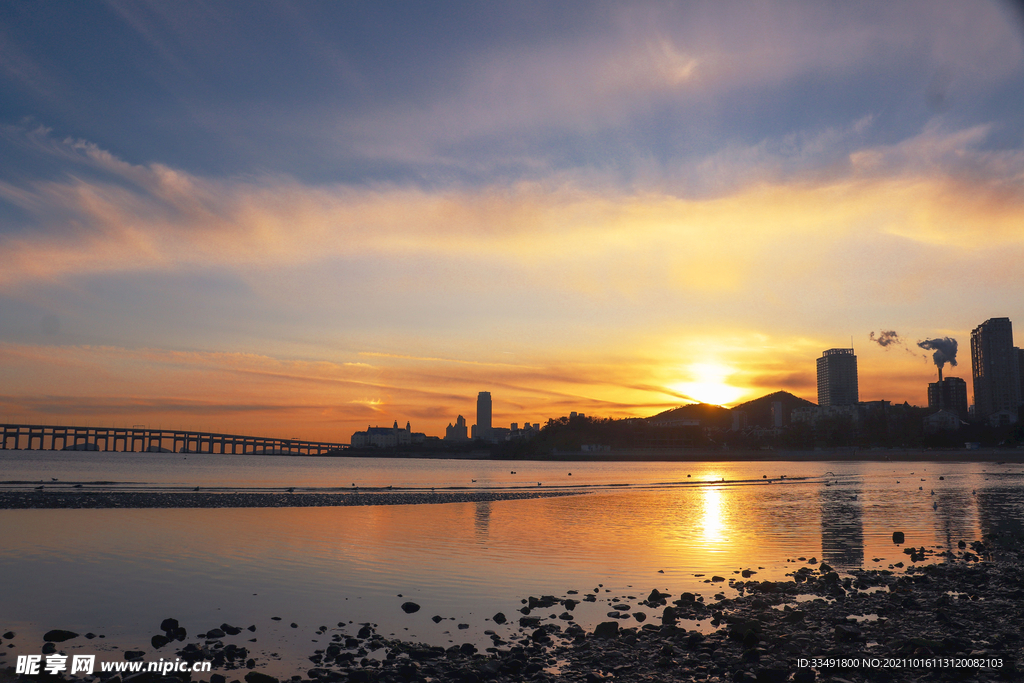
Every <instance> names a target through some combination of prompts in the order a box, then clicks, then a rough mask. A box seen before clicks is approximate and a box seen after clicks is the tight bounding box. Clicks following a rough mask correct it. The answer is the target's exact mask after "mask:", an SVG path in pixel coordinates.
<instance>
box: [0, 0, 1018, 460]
mask: <svg viewBox="0 0 1024 683" xmlns="http://www.w3.org/2000/svg"><path fill="white" fill-rule="evenodd" d="M1022 82H1024V19H1022V17H1021V15H1020V13H1019V11H1018V10H1017V7H1016V5H1014V4H1013V3H1008V2H1007V3H1004V2H998V1H993V2H981V3H974V4H971V5H970V6H969V7H967V6H964V5H963V4H962V3H957V2H952V1H950V2H942V1H940V2H908V3H900V4H898V5H895V6H891V5H888V4H883V3H856V4H852V3H850V4H845V5H842V6H831V5H828V6H824V5H822V4H820V3H816V2H809V1H808V2H800V1H793V2H767V3H760V4H758V5H756V6H754V7H751V6H750V5H749V4H747V3H729V2H725V3H695V2H638V3H630V4H629V5H628V6H615V5H594V4H593V3H584V2H579V3H576V2H567V3H559V4H558V5H551V4H544V3H536V4H534V3H526V4H518V3H517V4H515V5H510V6H494V5H487V4H482V3H462V4H459V3H457V4H455V5H450V6H446V9H445V11H444V12H442V11H439V10H438V9H437V8H436V7H433V6H430V5H426V4H423V5H418V4H411V5H410V4H405V3H402V4H399V3H387V2H382V3H366V4H361V3H318V2H309V3H303V4H298V5H296V4H284V3H272V4H268V5H261V6H260V11H250V8H248V7H245V6H242V5H231V4H219V5H213V6H199V5H191V4H184V5H182V4H174V5H161V4H146V3H121V2H116V1H112V2H109V3H101V2H81V3H73V4H64V5H59V6H58V5H46V4H11V3H9V4H7V5H5V6H4V7H2V8H0V95H2V97H0V157H2V158H3V159H4V164H2V165H0V264H2V267H0V419H3V420H5V421H10V422H37V423H58V424H59V423H64V424H70V423H73V422H79V423H82V424H95V423H101V424H108V425H111V426H118V425H125V424H127V425H131V424H136V423H140V424H147V425H150V426H153V427H164V428H176V427H181V428H186V429H196V430H204V429H208V430H211V431H212V430H215V429H216V430H220V431H225V432H231V433H249V432H256V431H259V432H261V433H262V432H267V431H269V432H272V433H274V434H276V435H279V436H281V437H285V438H287V437H291V436H293V435H295V434H301V435H302V436H303V437H304V438H310V439H322V440H325V441H330V440H336V439H338V438H339V437H344V438H347V435H350V434H352V433H353V432H355V431H356V430H361V429H365V428H366V427H367V425H369V424H383V425H390V424H392V420H393V419H396V418H398V419H401V422H402V423H405V422H406V421H411V422H412V424H414V425H416V429H417V430H423V431H424V432H426V433H428V434H434V435H443V434H444V433H445V425H447V424H448V423H451V422H452V420H453V419H455V417H456V416H457V415H464V416H466V415H474V414H475V406H474V397H475V396H477V393H478V392H479V390H480V387H485V388H489V390H490V391H492V392H493V393H494V396H495V397H499V396H500V399H499V400H496V401H495V403H494V411H493V415H492V418H493V421H494V424H509V423H511V422H517V421H518V422H522V421H523V420H530V421H532V422H538V421H542V420H543V419H546V418H547V417H550V416H555V415H566V414H568V413H569V412H571V411H579V412H583V413H586V414H587V415H599V416H606V417H613V418H616V417H640V416H648V415H653V414H656V413H658V412H661V411H662V410H666V409H669V408H672V407H674V406H677V405H680V404H682V403H685V402H688V401H690V400H693V401H703V402H707V403H715V404H724V405H736V404H738V403H742V402H744V401H746V400H750V399H754V398H757V397H759V396H762V395H765V394H767V393H771V392H773V391H776V390H780V389H781V390H786V391H789V392H791V393H793V394H795V395H797V396H800V397H802V398H806V399H808V400H811V401H816V377H815V368H814V364H813V362H812V361H811V360H809V359H814V358H816V357H818V356H819V355H820V354H821V352H822V350H824V349H831V348H846V347H847V346H848V344H850V343H851V337H852V345H853V347H854V348H855V350H856V355H857V357H858V361H859V364H858V373H859V385H860V396H859V398H860V400H862V401H871V400H883V399H884V400H892V401H900V402H902V401H904V400H906V401H909V402H910V403H912V404H915V405H922V406H923V405H927V387H928V384H929V383H932V382H934V381H935V380H936V371H935V367H934V365H933V363H932V361H931V359H930V357H929V353H927V352H926V349H924V348H923V347H919V346H918V343H919V342H924V341H928V340H936V339H938V340H942V339H946V338H951V339H959V340H960V343H961V345H962V348H963V349H966V346H967V343H968V340H969V339H970V338H971V332H972V330H974V329H975V328H976V327H977V326H978V325H979V324H980V323H981V322H982V321H985V320H988V319H991V318H996V317H1008V318H1010V319H1011V320H1017V321H1021V320H1024V297H1022V296H1021V293H1022V292H1024V269H1021V268H1020V263H1022V262H1024V231H1022V230H1021V228H1020V226H1021V225H1024V189H1022V188H1024V92H1022V90H1021V88H1020V83H1022ZM979 302H981V303H979ZM883 332H893V333H894V334H895V332H898V333H899V335H898V337H899V338H900V339H904V340H907V341H906V343H904V344H896V343H887V344H883V343H881V341H879V340H886V341H888V340H890V339H891V337H887V336H886V337H883V336H878V337H876V335H882V334H883ZM964 365H966V364H964ZM959 372H960V374H961V375H962V376H963V378H964V379H965V380H967V382H968V384H971V379H970V373H969V372H968V371H966V370H965V368H963V367H962V368H960V371H959ZM972 393H973V392H972Z"/></svg>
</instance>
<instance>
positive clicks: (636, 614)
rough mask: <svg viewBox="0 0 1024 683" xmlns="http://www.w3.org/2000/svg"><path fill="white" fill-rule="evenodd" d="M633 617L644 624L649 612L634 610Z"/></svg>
mask: <svg viewBox="0 0 1024 683" xmlns="http://www.w3.org/2000/svg"><path fill="white" fill-rule="evenodd" d="M633 618H634V619H636V620H637V621H638V622H640V623H641V624H642V623H643V622H645V621H647V614H646V613H645V612H633Z"/></svg>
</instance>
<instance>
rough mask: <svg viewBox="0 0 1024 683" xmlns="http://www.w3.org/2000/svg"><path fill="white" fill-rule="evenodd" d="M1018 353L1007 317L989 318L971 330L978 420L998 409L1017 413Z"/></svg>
mask: <svg viewBox="0 0 1024 683" xmlns="http://www.w3.org/2000/svg"><path fill="white" fill-rule="evenodd" d="M1019 355H1020V354H1019V353H1018V349H1016V348H1014V346H1013V325H1012V324H1011V323H1010V319H1009V318H989V319H988V320H986V321H985V322H983V323H982V324H980V325H978V326H977V327H976V328H974V331H973V332H971V366H972V370H973V374H974V416H975V417H976V418H977V419H979V420H984V419H987V418H988V417H989V416H990V415H992V414H994V413H998V412H1001V411H1009V412H1010V413H1012V414H1013V415H1016V414H1017V406H1019V405H1020V402H1021V382H1020V367H1019V363H1020V361H1019Z"/></svg>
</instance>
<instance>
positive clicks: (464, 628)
mask: <svg viewBox="0 0 1024 683" xmlns="http://www.w3.org/2000/svg"><path fill="white" fill-rule="evenodd" d="M467 628H469V624H459V630H460V631H465V630H466V629H467Z"/></svg>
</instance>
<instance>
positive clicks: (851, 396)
mask: <svg viewBox="0 0 1024 683" xmlns="http://www.w3.org/2000/svg"><path fill="white" fill-rule="evenodd" d="M859 400H860V392H859V390H858V387H857V356H855V355H854V353H853V349H829V350H827V351H824V352H823V353H822V354H821V358H819V359H818V405H819V406H850V405H855V404H856V403H857V402H858V401H859Z"/></svg>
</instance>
